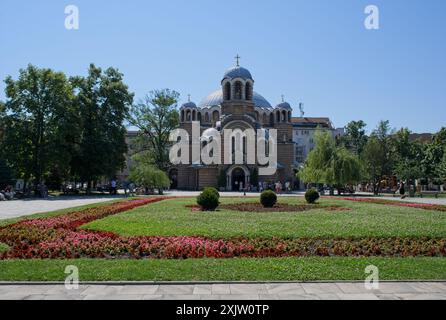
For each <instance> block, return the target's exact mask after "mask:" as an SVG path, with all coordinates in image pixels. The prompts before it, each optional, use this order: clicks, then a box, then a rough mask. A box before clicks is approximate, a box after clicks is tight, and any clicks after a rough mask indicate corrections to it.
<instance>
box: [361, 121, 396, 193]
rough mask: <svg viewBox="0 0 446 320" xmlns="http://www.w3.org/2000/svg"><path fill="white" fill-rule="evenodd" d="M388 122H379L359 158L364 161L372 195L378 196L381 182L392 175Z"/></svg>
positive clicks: (390, 131)
mask: <svg viewBox="0 0 446 320" xmlns="http://www.w3.org/2000/svg"><path fill="white" fill-rule="evenodd" d="M391 133H392V130H391V129H390V126H389V121H380V122H379V124H378V126H377V127H376V129H375V130H373V132H372V134H371V136H370V137H369V139H368V141H367V144H366V145H365V147H364V151H363V152H362V154H361V158H362V159H363V161H364V165H365V168H366V173H367V176H368V179H369V180H371V181H372V182H373V193H374V194H378V193H379V192H380V189H381V180H382V179H383V178H384V177H385V176H390V175H391V174H392V168H393V158H392V155H391V144H390V135H391Z"/></svg>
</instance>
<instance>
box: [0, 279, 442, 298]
mask: <svg viewBox="0 0 446 320" xmlns="http://www.w3.org/2000/svg"><path fill="white" fill-rule="evenodd" d="M30 299H38V300H50V299H56V300H61V299H64V300H66V299H77V300H80V299H82V300H124V299H126V300H129V299H130V300H175V299H181V300H263V299H267V300H277V299H280V300H285V299H287V300H359V299H361V300H378V299H382V300H389V299H391V300H411V299H416V300H420V299H428V300H446V282H381V283H379V289H377V290H367V289H366V288H365V286H364V283H363V282H338V283H334V282H330V283H321V282H318V283H251V284H241V283H231V284H229V283H225V284H160V285H156V284H126V285H107V284H91V285H80V286H79V289H77V290H67V289H66V288H65V286H64V285H61V284H43V285H18V284H2V285H0V300H30Z"/></svg>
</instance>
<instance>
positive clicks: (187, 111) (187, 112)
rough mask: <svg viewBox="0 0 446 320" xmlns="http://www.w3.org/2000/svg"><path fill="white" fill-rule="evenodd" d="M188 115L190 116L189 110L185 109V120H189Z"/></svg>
mask: <svg viewBox="0 0 446 320" xmlns="http://www.w3.org/2000/svg"><path fill="white" fill-rule="evenodd" d="M190 117H191V114H190V110H186V121H190Z"/></svg>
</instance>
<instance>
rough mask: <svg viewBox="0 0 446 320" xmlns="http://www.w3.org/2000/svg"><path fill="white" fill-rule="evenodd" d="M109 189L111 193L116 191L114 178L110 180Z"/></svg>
mask: <svg viewBox="0 0 446 320" xmlns="http://www.w3.org/2000/svg"><path fill="white" fill-rule="evenodd" d="M110 191H111V194H113V195H115V194H117V193H118V192H117V190H116V180H115V179H112V181H111V190H110Z"/></svg>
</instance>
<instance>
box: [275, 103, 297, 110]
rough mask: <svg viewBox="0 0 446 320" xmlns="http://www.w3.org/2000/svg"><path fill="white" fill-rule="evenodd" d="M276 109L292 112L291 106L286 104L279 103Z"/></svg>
mask: <svg viewBox="0 0 446 320" xmlns="http://www.w3.org/2000/svg"><path fill="white" fill-rule="evenodd" d="M276 108H277V109H288V110H292V109H293V108H291V105H290V104H289V103H288V102H281V103H279V104H278V105H277V106H276Z"/></svg>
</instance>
